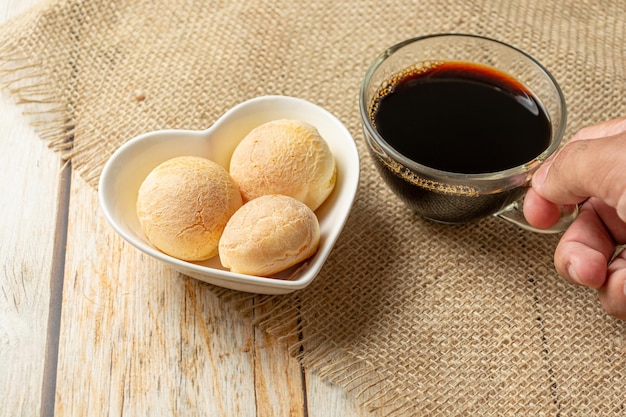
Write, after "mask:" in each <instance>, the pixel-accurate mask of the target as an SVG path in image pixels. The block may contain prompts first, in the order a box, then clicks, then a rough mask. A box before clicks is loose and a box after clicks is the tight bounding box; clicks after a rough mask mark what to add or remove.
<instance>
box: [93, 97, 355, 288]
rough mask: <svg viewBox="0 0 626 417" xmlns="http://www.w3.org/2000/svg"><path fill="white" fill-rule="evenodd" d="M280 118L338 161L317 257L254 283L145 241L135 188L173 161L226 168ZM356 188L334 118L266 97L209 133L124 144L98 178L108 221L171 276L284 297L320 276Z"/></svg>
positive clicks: (346, 144) (165, 134)
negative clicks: (313, 133)
mask: <svg viewBox="0 0 626 417" xmlns="http://www.w3.org/2000/svg"><path fill="white" fill-rule="evenodd" d="M281 118H287V119H296V120H302V121H305V122H308V123H310V124H312V125H314V126H316V127H317V129H318V130H319V132H320V134H321V135H322V137H324V139H325V140H326V141H327V142H328V145H329V146H330V149H331V150H332V152H333V154H334V156H335V158H336V161H337V184H336V186H335V189H334V190H333V192H332V193H331V195H330V196H329V197H328V199H327V200H326V201H325V202H324V204H322V206H321V207H320V208H318V209H317V210H316V212H315V213H316V214H317V216H318V218H319V221H320V231H321V239H320V246H319V249H318V251H317V253H316V254H315V256H314V257H312V258H311V259H309V260H308V261H307V262H306V263H304V264H301V265H298V266H296V267H294V268H291V269H289V270H287V271H284V272H282V273H280V274H278V275H276V276H273V277H257V276H250V275H244V274H237V273H232V272H230V271H228V270H226V269H225V268H223V267H222V265H221V264H220V261H219V258H218V257H217V256H216V257H214V258H212V259H209V260H207V261H204V262H185V261H182V260H179V259H176V258H173V257H171V256H168V255H166V254H164V253H163V252H160V251H159V250H158V249H156V248H154V247H153V246H152V245H151V244H150V243H149V242H148V240H147V239H146V237H145V236H144V234H143V233H142V231H141V228H140V226H139V221H138V219H137V215H136V211H135V204H136V200H137V190H138V189H139V186H140V185H141V183H142V182H143V180H144V179H145V177H146V176H147V175H148V173H149V172H150V171H151V170H152V169H153V168H154V167H156V166H157V165H159V164H160V163H161V162H164V161H166V160H168V159H170V158H173V157H176V156H183V155H195V156H201V157H205V158H208V159H211V160H213V161H215V162H217V163H219V164H220V165H222V166H223V167H225V168H226V169H228V164H229V161H230V156H231V155H232V152H233V150H234V149H235V147H236V146H237V144H238V143H239V142H240V141H241V140H242V139H243V138H244V137H245V136H246V135H247V134H248V132H250V130H252V129H253V128H255V127H256V126H258V125H261V124H263V123H265V122H268V121H270V120H275V119H281ZM358 182H359V155H358V151H357V148H356V144H355V142H354V139H353V138H352V136H351V135H350V133H349V132H348V130H347V129H346V128H345V126H344V125H343V124H342V123H341V122H340V121H339V120H338V119H337V118H336V117H334V116H333V115H332V114H330V113H329V112H328V111H326V110H324V109H323V108H321V107H319V106H316V105H315V104H312V103H310V102H308V101H305V100H302V99H298V98H294V97H286V96H263V97H257V98H254V99H251V100H248V101H246V102H243V103H241V104H239V105H237V106H235V107H234V108H232V109H231V110H229V111H228V112H226V113H225V114H224V115H223V116H222V117H220V118H219V120H217V122H216V123H215V124H214V125H213V126H211V127H210V128H209V129H207V130H202V131H190V130H161V131H155V132H150V133H145V134H143V135H140V136H138V137H135V138H133V139H131V140H130V141H128V142H126V143H125V144H124V145H122V146H121V147H120V148H119V149H118V150H117V151H116V152H115V153H114V154H113V155H112V156H111V158H110V159H109V161H108V162H107V163H106V165H105V167H104V169H103V171H102V175H101V176H100V183H99V187H98V197H99V199H100V204H101V206H102V209H103V211H104V214H105V216H106V218H107V220H108V221H109V223H110V224H111V225H112V226H113V228H114V229H115V230H116V231H117V232H118V233H119V234H120V235H121V236H122V237H123V238H124V239H126V240H127V241H128V242H130V243H131V244H132V245H134V246H135V247H137V248H138V249H140V250H141V251H143V252H145V253H146V254H148V255H150V256H153V257H154V258H156V259H158V260H160V261H163V262H165V263H167V264H168V265H170V266H171V267H172V268H174V269H175V270H177V271H179V272H181V273H183V274H186V275H189V276H191V277H194V278H196V279H199V280H201V281H205V282H208V283H210V284H214V285H219V286H222V287H226V288H231V289H235V290H240V291H247V292H253V293H262V294H284V293H289V292H292V291H295V290H298V289H301V288H304V287H306V286H307V285H309V284H310V283H311V282H312V281H313V279H314V278H315V277H316V276H317V274H318V273H319V271H320V269H321V268H322V265H323V264H324V262H325V261H326V259H327V257H328V255H329V254H330V251H331V249H332V247H333V246H334V244H335V241H336V240H337V237H338V236H339V234H340V233H341V231H342V229H343V227H344V224H345V222H346V219H347V217H348V214H349V212H350V210H351V208H352V204H353V201H354V197H355V195H356V191H357V187H358Z"/></svg>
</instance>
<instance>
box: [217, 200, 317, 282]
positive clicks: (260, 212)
mask: <svg viewBox="0 0 626 417" xmlns="http://www.w3.org/2000/svg"><path fill="white" fill-rule="evenodd" d="M319 240H320V227H319V223H318V220H317V217H316V216H315V213H313V211H312V210H311V209H310V208H309V207H307V206H306V205H305V204H304V203H302V202H300V201H298V200H296V199H294V198H292V197H288V196H284V195H277V194H275V195H265V196H262V197H259V198H256V199H254V200H252V201H250V202H248V203H246V204H244V205H243V206H242V207H241V208H240V209H239V210H238V211H237V212H235V214H234V215H233V216H232V217H231V219H230V220H229V221H228V224H227V225H226V228H225V229H224V234H223V235H222V238H221V239H220V243H219V255H220V261H221V262H222V265H224V267H226V268H230V270H231V271H233V272H239V273H243V274H249V275H257V276H269V275H272V274H275V273H277V272H280V271H282V270H285V269H287V268H289V267H290V266H293V265H296V264H297V263H299V262H302V261H304V260H305V259H307V258H309V257H310V256H312V255H313V254H315V252H316V251H317V248H318V246H319Z"/></svg>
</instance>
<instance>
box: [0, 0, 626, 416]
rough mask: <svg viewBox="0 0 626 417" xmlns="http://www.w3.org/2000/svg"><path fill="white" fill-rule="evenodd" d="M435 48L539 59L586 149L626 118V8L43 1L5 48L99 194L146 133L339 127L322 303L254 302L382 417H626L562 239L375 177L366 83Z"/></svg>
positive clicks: (20, 21) (591, 299)
mask: <svg viewBox="0 0 626 417" xmlns="http://www.w3.org/2000/svg"><path fill="white" fill-rule="evenodd" d="M435 32H467V33H474V34H480V35H485V36H490V37H495V38H498V39H500V40H503V41H505V42H508V43H511V44H513V45H515V46H517V47H520V48H522V49H524V50H526V51H527V52H529V53H531V54H532V55H534V56H535V57H536V58H538V59H539V60H540V61H541V62H543V63H544V64H545V65H546V66H547V67H548V68H549V70H550V71H551V72H552V73H553V74H554V75H555V77H556V78H557V79H558V80H559V81H560V83H561V86H562V88H563V91H564V93H565V96H566V100H567V104H568V109H569V127H568V136H569V135H571V134H572V133H573V132H574V131H576V130H577V129H579V128H580V127H582V126H583V125H586V124H590V123H593V122H597V121H601V120H604V119H608V118H612V117H615V116H619V115H623V114H626V2H624V1H622V0H566V1H554V0H519V1H509V0H475V1H459V0H421V1H418V2H414V1H409V0H400V1H394V2H381V1H375V0H363V1H355V0H351V1H338V0H322V1H294V0H255V1H244V0H232V1H219V0H212V1H205V0H197V1H193V0H178V1H172V0H170V1H165V0H160V1H155V0H144V1H118V0H115V1H111V0H95V1H80V0H72V1H44V2H43V3H41V5H39V6H37V7H35V8H34V9H32V10H30V11H29V12H27V13H26V14H24V15H22V16H19V17H18V18H16V19H14V20H12V21H10V22H8V23H7V24H5V25H4V26H3V27H2V28H1V29H0V68H1V69H2V80H3V82H4V87H5V88H6V89H8V90H9V91H10V92H11V93H13V94H14V95H15V96H16V97H17V99H18V100H19V101H20V102H21V103H23V104H24V105H25V110H27V111H29V112H31V113H32V114H33V117H35V119H36V123H37V126H38V129H39V132H40V134H41V137H42V138H44V139H46V140H49V141H50V143H51V145H52V146H53V147H54V148H56V149H58V150H59V151H61V152H62V154H63V157H64V158H69V159H71V161H72V166H73V167H74V169H76V170H78V171H79V172H80V173H81V174H82V175H84V178H86V180H87V181H88V182H89V183H91V184H93V185H94V187H95V186H96V183H97V180H98V175H99V172H100V170H101V168H102V166H103V164H104V162H105V161H106V159H107V158H108V157H109V155H110V154H111V153H112V152H113V151H114V149H116V148H117V147H118V146H119V145H120V144H121V143H122V142H124V141H125V140H127V139H129V138H131V137H133V136H135V135H137V134H139V133H142V132H146V131H150V130H154V129H160V128H186V129H205V128H207V127H209V126H210V125H211V124H212V123H213V122H214V121H215V120H216V119H217V118H218V117H219V116H220V115H221V114H222V113H223V112H224V111H226V110H227V109H228V108H230V107H231V106H233V105H235V104H237V103H239V102H241V101H243V100H245V99H249V98H251V97H254V96H258V95H264V94H285V95H291V96H296V97H302V98H305V99H308V100H310V101H313V102H315V103H317V104H319V105H321V106H323V107H325V108H327V109H328V110H329V111H331V112H332V113H334V114H335V115H336V116H337V117H338V118H339V119H340V120H342V121H343V122H344V124H346V126H347V127H348V129H349V130H350V131H351V132H352V134H353V135H354V137H355V139H356V141H357V144H358V147H359V150H360V153H361V163H362V167H361V182H360V190H359V193H358V197H357V200H356V203H355V205H354V209H353V211H352V215H351V217H350V219H349V221H348V223H347V225H346V228H345V230H344V232H343V234H342V235H341V237H340V239H339V241H338V243H337V245H336V247H335V249H334V251H333V252H332V254H331V256H330V259H329V260H328V263H327V265H325V267H324V268H323V270H322V273H321V274H320V275H319V277H318V278H317V279H316V280H315V281H314V282H313V284H311V285H310V286H309V287H308V288H306V289H305V290H302V291H298V292H296V293H293V294H291V295H287V296H255V297H254V303H255V304H256V305H258V304H261V303H263V304H265V305H267V306H269V307H268V308H267V309H266V311H267V314H266V315H264V316H262V317H256V320H257V323H258V325H259V326H261V327H262V328H264V329H267V330H268V331H270V332H273V333H274V334H277V335H279V336H289V335H291V334H294V333H300V334H301V337H300V341H299V342H297V343H295V344H292V345H291V346H290V349H291V351H292V352H293V354H294V355H297V356H298V357H299V358H300V360H301V361H302V363H303V364H304V365H305V366H306V367H309V368H310V369H312V370H313V371H317V372H320V373H321V374H323V375H325V376H327V377H328V378H329V379H330V380H332V381H334V382H336V383H338V384H342V385H343V386H345V387H346V389H349V390H351V391H353V392H354V393H355V394H356V395H357V396H358V398H359V400H360V401H361V402H362V403H363V404H364V406H366V407H370V408H371V409H372V410H374V412H375V413H379V414H382V415H389V416H397V415H433V416H451V415H505V414H506V415H553V416H573V415H576V416H591V415H594V416H615V415H626V344H625V338H626V326H625V323H623V322H620V321H617V320H615V319H613V318H611V317H608V316H607V315H606V314H605V313H604V312H603V310H602V309H601V308H600V307H599V305H598V303H597V298H596V294H595V292H594V291H592V290H588V289H584V288H580V287H574V286H572V285H569V284H567V283H565V282H564V281H563V280H562V279H560V278H559V277H557V276H556V274H555V273H554V271H553V266H552V252H553V250H554V247H555V245H556V242H557V239H558V236H545V235H539V234H533V233H530V232H523V231H521V230H518V229H517V228H515V227H513V226H509V225H507V224H504V222H502V221H498V220H497V219H487V220H484V221H481V222H479V223H475V224H470V225H466V226H458V227H450V226H447V227H446V226H439V225H435V224H431V223H428V222H425V221H422V220H421V219H419V218H417V217H416V216H414V215H413V214H411V212H410V211H409V210H408V209H407V208H406V207H405V206H403V205H402V204H401V203H400V202H399V201H398V200H397V199H396V198H395V197H394V196H393V195H392V194H391V193H390V192H389V191H388V190H387V189H386V188H385V187H384V186H383V184H382V183H381V181H380V180H379V178H378V175H377V173H376V172H375V170H374V169H373V166H372V163H371V160H370V157H369V155H368V154H367V150H366V147H365V143H364V140H363V137H362V134H361V130H360V129H361V127H360V119H359V113H358V102H357V93H358V89H359V84H360V82H361V79H362V77H363V74H364V72H365V70H366V68H367V66H368V65H369V64H370V62H371V61H372V60H373V58H374V57H375V56H376V55H377V54H378V53H380V52H381V51H382V50H383V49H385V48H386V47H388V46H390V45H392V44H394V43H396V42H398V41H400V40H403V39H406V38H410V37H414V36H417V35H423V34H428V33H435ZM214 290H215V291H218V292H220V294H222V295H223V296H224V297H225V299H226V300H227V301H226V302H232V303H235V304H237V305H239V304H240V302H241V301H242V300H248V297H250V296H249V295H246V294H242V293H236V292H232V291H219V290H218V289H214ZM248 301H249V300H248ZM242 305H250V303H249V302H248V303H243V304H242Z"/></svg>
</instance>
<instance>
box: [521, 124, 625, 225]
mask: <svg viewBox="0 0 626 417" xmlns="http://www.w3.org/2000/svg"><path fill="white" fill-rule="evenodd" d="M604 130H606V128H605V129H604ZM625 149H626V131H622V132H621V133H618V134H617V135H614V136H608V137H603V138H599V139H589V140H582V139H579V140H574V141H571V142H570V143H568V144H567V145H565V146H564V147H563V149H562V150H561V151H560V152H559V153H558V154H557V155H556V156H555V157H554V158H552V159H551V160H550V161H547V162H546V163H545V164H544V165H543V166H541V167H540V168H539V170H538V171H537V172H536V173H535V175H534V176H533V180H532V186H533V188H534V189H535V191H536V192H537V193H538V194H539V195H541V196H542V197H543V198H545V199H547V200H550V201H552V202H554V203H558V204H577V203H580V202H581V201H583V200H585V199H586V198H588V197H598V198H600V199H602V200H604V201H605V202H607V203H608V204H609V205H610V206H611V207H614V208H617V209H618V213H619V214H620V217H621V218H622V219H623V220H626V175H624V167H626V152H625V151H624V150H625Z"/></svg>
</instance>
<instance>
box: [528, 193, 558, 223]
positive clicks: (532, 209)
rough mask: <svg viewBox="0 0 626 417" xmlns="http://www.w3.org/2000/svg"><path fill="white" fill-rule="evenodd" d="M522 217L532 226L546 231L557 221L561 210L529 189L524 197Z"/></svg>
mask: <svg viewBox="0 0 626 417" xmlns="http://www.w3.org/2000/svg"><path fill="white" fill-rule="evenodd" d="M524 217H525V218H526V221H527V222H528V223H530V224H531V225H532V226H534V227H537V228H539V229H547V228H549V227H552V226H553V225H554V224H556V222H557V221H558V220H559V218H560V217H561V209H560V208H559V206H558V205H556V204H554V203H552V202H550V201H548V200H546V199H545V198H543V197H541V196H540V195H539V194H537V192H536V191H535V190H534V189H532V188H530V189H528V191H527V192H526V195H525V196H524Z"/></svg>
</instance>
